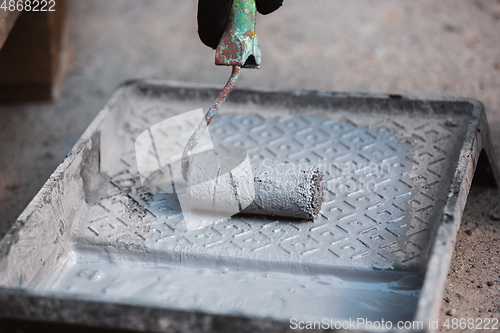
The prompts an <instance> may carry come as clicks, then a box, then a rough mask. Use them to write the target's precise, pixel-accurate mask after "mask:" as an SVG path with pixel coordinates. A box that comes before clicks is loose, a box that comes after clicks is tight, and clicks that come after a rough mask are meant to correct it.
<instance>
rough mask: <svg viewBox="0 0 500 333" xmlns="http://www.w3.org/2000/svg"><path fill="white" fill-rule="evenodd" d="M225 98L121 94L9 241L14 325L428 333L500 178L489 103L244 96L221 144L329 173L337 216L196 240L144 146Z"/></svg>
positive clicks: (222, 119) (263, 221) (214, 127)
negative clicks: (462, 240)
mask: <svg viewBox="0 0 500 333" xmlns="http://www.w3.org/2000/svg"><path fill="white" fill-rule="evenodd" d="M217 94H218V89H214V88H210V87H202V86H194V85H178V84H175V83H169V82H163V81H134V82H130V83H127V84H124V85H123V86H121V87H120V88H119V89H118V90H117V91H116V93H115V94H114V95H113V97H112V98H111V100H110V101H109V103H108V104H107V106H106V107H105V108H104V110H103V111H101V112H100V113H99V115H98V116H97V117H96V119H95V120H94V121H93V122H92V124H91V125H90V126H89V128H88V129H87V131H86V132H85V133H84V134H83V136H82V138H81V139H80V140H79V141H78V142H77V143H76V145H75V147H74V148H73V149H72V151H71V152H70V154H69V155H68V157H67V158H66V159H65V161H64V162H63V163H62V164H61V165H60V166H59V167H58V168H57V169H56V171H55V172H54V173H53V174H52V175H51V177H50V179H49V180H48V181H47V183H46V184H45V185H44V187H43V188H42V189H41V190H40V192H39V193H38V194H37V196H36V197H35V198H34V199H33V201H32V202H31V203H30V204H29V206H28V207H27V208H26V209H25V211H24V212H23V213H22V214H21V215H20V216H19V218H18V220H17V222H16V223H15V224H14V226H13V227H12V228H11V229H10V231H9V232H8V233H7V235H6V236H5V237H4V238H3V239H2V240H1V242H0V286H1V288H0V318H3V319H4V320H29V321H44V322H50V323H60V324H77V325H82V326H89V327H102V328H118V329H131V330H148V331H155V332H163V331H169V332H170V331H187V330H189V331H196V332H212V331H219V332H222V331H228V332H229V331H231V332H232V331H238V332H253V331H258V330H261V331H265V332H270V331H280V332H281V331H287V330H290V325H291V322H290V320H291V319H292V318H294V320H296V321H299V320H302V321H308V320H309V321H321V320H322V319H323V318H328V319H332V320H335V321H343V320H348V319H349V318H350V319H354V320H357V318H364V319H366V320H370V321H378V320H381V319H384V320H385V321H391V322H392V323H394V325H396V323H397V322H398V321H405V320H410V321H422V322H423V323H424V325H423V330H427V329H428V322H429V320H433V319H435V318H436V317H437V315H438V313H439V309H440V304H441V295H442V291H443V286H444V282H445V280H446V275H447V272H448V267H449V263H450V260H451V255H452V251H453V244H454V241H455V239H456V234H457V231H458V227H459V225H460V219H461V216H462V211H463V209H464V205H465V202H466V199H467V194H468V192H469V188H470V186H471V182H472V178H473V175H474V172H475V170H477V172H476V173H477V175H476V176H477V177H476V178H479V176H480V178H481V179H483V180H485V181H488V182H489V183H490V184H491V185H493V186H497V184H498V180H499V179H500V177H499V174H498V171H497V169H496V167H495V165H494V164H493V163H492V162H493V161H494V158H492V148H491V144H490V137H489V130H488V125H487V121H486V116H485V113H484V109H483V106H482V104H481V103H479V102H477V101H475V100H471V99H464V98H434V97H433V98H423V97H412V96H399V95H373V94H342V93H341V94H337V93H318V92H310V91H309V92H264V91H252V90H235V91H234V92H233V93H232V94H231V96H230V98H229V99H228V101H227V102H226V104H224V106H223V109H222V110H221V112H220V115H218V116H217V117H216V118H215V120H214V122H213V123H212V124H211V125H210V127H209V131H210V135H211V138H212V141H213V144H214V145H235V146H241V147H243V148H245V149H246V151H247V152H248V154H249V157H250V159H251V160H254V159H272V160H275V161H281V162H295V163H310V164H316V165H318V166H319V167H320V168H321V169H322V170H323V171H324V174H325V179H324V181H325V193H324V203H323V206H322V209H321V214H320V215H319V216H318V217H317V218H316V220H315V221H314V222H308V221H301V220H294V219H286V218H273V217H262V216H251V215H243V214H239V215H235V216H232V217H231V218H228V219H224V220H220V221H217V222H216V223H213V224H209V225H206V226H203V227H199V228H187V227H186V225H185V223H184V219H183V214H182V211H181V210H180V207H179V202H178V200H177V196H176V194H173V193H164V194H162V193H159V194H151V193H148V192H147V191H145V190H144V189H143V188H142V186H141V181H140V177H139V173H138V168H137V161H136V160H135V158H136V153H135V148H136V141H135V140H136V138H137V137H138V136H139V134H141V133H142V132H144V131H147V130H148V129H149V128H151V127H152V126H153V125H155V124H157V123H159V122H161V121H164V120H166V119H169V118H171V117H173V116H175V115H178V114H182V113H184V112H187V111H191V110H195V109H198V108H200V107H203V108H205V109H206V107H207V106H209V105H211V102H212V101H213V100H214V99H215V97H216V96H217ZM150 134H151V135H152V137H153V136H154V141H155V142H156V143H157V144H158V142H171V141H169V140H172V138H170V137H169V133H164V132H161V131H150ZM292 327H293V323H292ZM366 328H367V329H369V327H366Z"/></svg>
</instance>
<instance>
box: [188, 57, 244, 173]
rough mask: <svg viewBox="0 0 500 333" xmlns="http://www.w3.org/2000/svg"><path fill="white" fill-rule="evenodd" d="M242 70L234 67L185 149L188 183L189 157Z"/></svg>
mask: <svg viewBox="0 0 500 333" xmlns="http://www.w3.org/2000/svg"><path fill="white" fill-rule="evenodd" d="M240 69H241V67H239V66H233V70H232V71H231V76H230V77H229V80H228V81H227V83H226V85H225V86H224V89H223V90H222V91H221V93H220V94H219V97H218V98H217V99H216V100H215V103H214V105H213V106H212V107H211V108H210V109H209V110H208V112H207V113H206V114H205V117H204V118H203V120H202V121H201V122H200V124H199V125H198V127H197V128H196V130H195V131H194V133H193V134H192V135H191V137H190V138H189V141H188V142H187V144H186V147H185V148H184V152H183V153H182V177H184V180H186V181H187V174H188V169H189V157H190V156H191V153H192V151H193V149H194V147H196V145H197V144H198V141H199V140H200V137H201V135H202V134H203V131H205V129H206V128H207V127H208V125H210V123H211V122H212V119H213V118H214V116H215V114H216V113H217V111H219V108H220V106H221V105H222V103H224V101H225V100H226V98H227V96H229V93H230V92H231V90H232V89H233V87H234V85H235V84H236V80H237V79H238V76H239V75H240Z"/></svg>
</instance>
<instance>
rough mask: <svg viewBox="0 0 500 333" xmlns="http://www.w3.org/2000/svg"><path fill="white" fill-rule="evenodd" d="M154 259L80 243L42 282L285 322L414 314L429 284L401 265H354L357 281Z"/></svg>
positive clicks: (47, 287)
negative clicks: (361, 267)
mask: <svg viewBox="0 0 500 333" xmlns="http://www.w3.org/2000/svg"><path fill="white" fill-rule="evenodd" d="M149 259H150V260H148V255H147V254H145V255H144V254H141V255H139V256H135V255H133V254H132V253H130V252H129V253H126V252H117V251H115V250H111V249H109V248H107V249H106V248H101V247H95V246H84V247H82V246H79V247H77V248H76V249H75V250H74V251H73V252H71V253H70V255H69V256H68V258H67V260H66V262H65V264H64V265H61V266H60V267H59V268H58V270H57V271H55V272H54V274H52V275H51V276H49V277H47V279H46V280H44V281H42V283H41V284H39V285H38V286H37V288H36V289H37V290H39V291H42V292H61V293H71V294H74V295H85V296H87V297H89V296H90V297H92V298H94V297H95V298H97V299H106V300H108V301H110V300H113V301H122V302H127V303H133V304H146V305H153V306H160V307H166V308H173V309H183V310H189V311H203V312H210V313H217V314H231V315H238V314H240V315H245V316H256V317H271V318H274V319H277V320H284V321H289V320H290V319H291V318H297V319H299V320H322V319H323V318H332V319H336V320H344V319H349V318H353V319H355V318H366V319H368V320H371V321H374V320H381V319H384V320H386V321H394V322H396V321H399V320H410V319H412V316H413V314H414V313H415V309H416V304H417V300H418V295H419V292H420V287H421V283H422V276H420V275H418V274H411V273H403V272H395V271H378V270H366V271H364V272H359V271H356V272H354V270H355V269H354V268H350V269H352V270H353V271H352V276H353V277H354V276H356V277H357V279H358V280H357V281H352V280H351V281H350V280H349V279H346V277H345V276H344V277H342V278H340V277H338V276H335V275H315V274H313V275H298V274H291V273H285V272H270V271H268V272H265V271H259V270H255V271H250V270H246V269H244V268H243V267H237V266H229V267H227V266H225V265H222V264H221V265H220V266H219V267H214V268H205V267H202V266H197V265H179V263H178V262H168V261H158V260H155V259H154V258H153V256H151V257H150V258H149ZM360 273H361V274H360ZM360 276H365V278H364V279H360V278H359V277H360Z"/></svg>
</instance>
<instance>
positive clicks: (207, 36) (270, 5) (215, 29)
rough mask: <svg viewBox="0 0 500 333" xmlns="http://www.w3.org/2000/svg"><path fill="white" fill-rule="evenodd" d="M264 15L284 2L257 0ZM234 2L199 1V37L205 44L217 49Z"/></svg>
mask: <svg viewBox="0 0 500 333" xmlns="http://www.w3.org/2000/svg"><path fill="white" fill-rule="evenodd" d="M255 2H256V5H257V11H258V12H259V13H261V14H263V15H266V14H269V13H272V12H274V11H275V10H276V9H278V8H279V7H280V6H281V5H282V4H283V0H256V1H255ZM232 5H233V0H198V36H200V39H201V41H202V42H203V44H205V45H207V46H209V47H211V48H213V49H215V48H217V44H219V40H220V38H221V37H222V33H223V32H224V27H225V26H226V22H227V18H228V16H229V12H230V11H231V6H232Z"/></svg>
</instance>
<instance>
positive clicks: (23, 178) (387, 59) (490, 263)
mask: <svg viewBox="0 0 500 333" xmlns="http://www.w3.org/2000/svg"><path fill="white" fill-rule="evenodd" d="M68 2H69V19H70V21H69V22H70V32H71V34H70V36H71V43H72V47H73V53H74V58H73V62H72V66H71V68H70V71H69V74H68V76H67V78H66V80H65V82H64V85H63V88H62V91H61V94H60V97H59V98H58V99H57V100H56V101H55V102H53V103H36V104H24V105H2V106H0V156H1V160H0V216H1V220H0V236H1V235H3V234H4V233H5V232H6V230H7V229H8V228H9V226H10V225H11V224H12V223H13V222H14V221H15V218H16V217H17V216H18V215H19V214H20V212H21V211H22V210H23V208H24V207H25V206H26V205H27V204H28V203H29V201H30V200H31V198H33V196H34V195H35V194H36V192H37V191H38V190H39V189H40V187H41V186H42V184H43V183H44V182H45V180H46V179H47V178H48V177H49V175H50V174H51V173H52V172H53V171H54V169H55V168H56V166H57V165H58V164H59V163H60V162H61V161H62V160H63V159H64V157H65V155H66V153H67V152H68V151H69V150H70V148H71V147H72V146H73V144H74V143H75V141H76V140H77V139H78V137H79V136H80V135H81V134H82V132H83V130H84V129H85V128H86V126H87V125H88V124H89V123H90V121H91V120H92V118H93V117H94V116H95V115H96V114H97V112H98V111H99V110H100V109H101V108H102V106H103V105H104V104H105V103H106V101H107V99H108V98H109V96H110V94H111V93H112V91H113V90H114V89H115V88H116V86H117V85H118V84H120V83H121V82H123V81H125V80H127V79H131V78H142V77H158V78H167V79H170V80H178V81H187V82H202V83H211V84H216V85H220V86H221V87H222V85H223V84H224V83H225V81H226V79H227V77H228V75H229V69H228V68H220V67H215V66H214V64H213V63H214V52H213V50H211V49H209V48H207V47H205V46H204V45H203V44H201V42H200V41H199V40H198V37H197V33H196V29H197V27H196V1H174V0H143V1H132V0H106V1H102V0H101V1H97V0H86V1H76V0H68ZM257 35H258V36H259V40H260V43H261V48H262V59H263V60H262V61H263V65H262V69H260V70H245V71H244V72H243V73H242V75H241V79H240V81H239V82H238V85H237V86H238V87H247V88H253V87H255V88H265V89H317V90H325V91H332V90H335V91H366V92H391V93H400V94H414V93H427V94H452V95H463V96H469V97H474V98H476V99H478V100H480V101H482V102H483V103H484V104H485V106H486V109H487V115H488V119H489V122H490V127H491V130H492V134H493V141H494V145H495V148H496V153H497V156H500V43H499V40H500V1H492V0H483V1H465V0H461V1H456V0H446V1H445V0H440V1H433V0H421V1H418V2H417V1H398V0H387V1H370V0H353V1H333V0H321V1H320V0H315V1H299V0H285V4H284V7H283V8H282V9H280V10H279V11H277V12H276V13H273V14H272V15H269V16H260V17H259V18H258V24H257ZM497 161H498V163H499V164H500V159H498V158H497ZM499 204H500V193H499V192H498V191H497V190H486V189H481V188H475V189H473V190H472V192H471V195H470V197H469V202H468V204H467V207H466V211H465V214H464V218H463V221H462V222H463V224H462V227H461V229H460V232H459V238H458V241H457V249H456V255H461V256H462V257H463V258H466V259H467V260H458V259H457V260H454V263H453V264H452V267H451V269H450V277H449V281H448V282H447V286H446V288H447V289H446V294H447V296H446V297H448V299H447V300H445V302H443V309H442V310H441V312H442V321H444V320H445V319H446V318H447V316H446V315H445V314H444V313H445V311H448V310H450V309H456V310H458V311H456V312H455V315H456V316H459V317H460V318H464V317H466V316H467V317H472V318H477V317H480V316H481V317H489V316H496V317H498V316H499V312H500V308H499V306H500V298H499V297H498V294H500V292H499V288H500V287H499V281H498V280H499V277H500V275H499V274H500V255H499V253H498V251H494V250H492V249H498V248H500V240H499V238H498V236H496V235H495V234H494V233H495V232H497V231H499V232H500V227H499V222H498V221H493V220H492V219H491V214H490V211H493V212H494V210H495V208H497V207H498V206H499ZM471 229H473V230H474V232H470V234H471V235H470V236H469V234H468V233H465V231H468V230H469V231H470V230H471ZM495 236H496V237H495ZM469 243H470V246H465V247H463V246H462V245H463V244H469ZM474 247H475V248H476V250H474V251H473V250H472V248H474ZM474 263H476V264H474ZM481 263H482V264H481ZM471 266H474V267H471ZM478 266H480V267H481V268H482V269H481V270H478V269H477V267H478ZM486 268H487V269H486ZM467 270H468V271H469V272H467ZM471 281H474V282H471ZM487 281H490V282H492V283H493V285H492V286H488V285H487ZM478 284H482V286H483V288H477V285H478ZM457 293H459V294H460V295H462V296H464V298H461V297H458V296H457ZM495 295H496V296H495ZM448 300H449V302H448Z"/></svg>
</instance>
